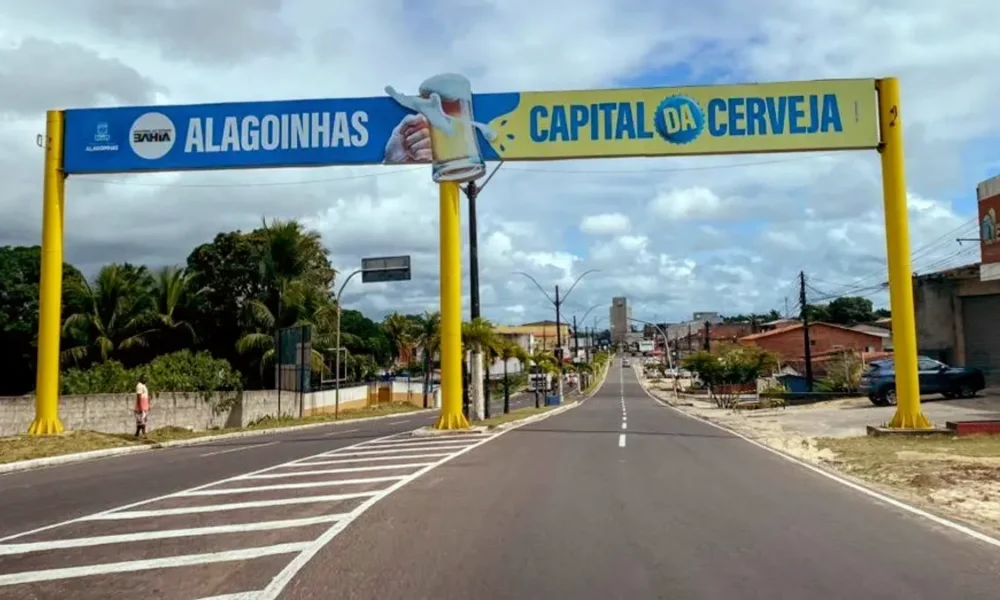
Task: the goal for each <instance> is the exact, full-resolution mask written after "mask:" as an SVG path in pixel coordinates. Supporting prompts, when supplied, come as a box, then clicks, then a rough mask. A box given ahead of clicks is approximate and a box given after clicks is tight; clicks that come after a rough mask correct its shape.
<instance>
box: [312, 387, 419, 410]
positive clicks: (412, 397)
mask: <svg viewBox="0 0 1000 600" xmlns="http://www.w3.org/2000/svg"><path fill="white" fill-rule="evenodd" d="M435 394H436V390H434V389H432V390H431V395H430V397H429V398H428V405H432V406H433V405H434V402H435V399H434V396H435ZM389 402H408V403H410V404H412V405H414V406H418V407H421V408H422V407H423V405H424V383H423V381H422V380H418V379H414V380H412V381H411V382H410V383H409V384H407V382H406V381H405V380H404V381H392V382H385V383H378V384H371V385H357V386H352V387H345V388H340V407H339V410H352V409H358V408H365V407H366V406H374V405H376V404H384V403H389ZM336 410H338V409H337V391H336V390H324V391H322V392H315V393H312V394H306V406H305V414H306V416H309V415H319V414H328V413H333V412H335V411H336Z"/></svg>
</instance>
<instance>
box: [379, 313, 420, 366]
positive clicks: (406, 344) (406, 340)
mask: <svg viewBox="0 0 1000 600" xmlns="http://www.w3.org/2000/svg"><path fill="white" fill-rule="evenodd" d="M382 328H383V329H384V330H385V333H386V334H387V335H388V336H389V339H390V340H392V345H393V346H394V347H395V350H396V359H395V361H394V362H396V363H398V362H400V361H402V360H405V359H409V355H410V350H411V349H412V348H413V342H414V338H415V336H414V328H413V323H412V322H411V321H410V320H409V319H407V318H406V317H405V316H403V315H401V314H399V313H398V312H394V313H392V314H391V315H388V316H386V318H385V319H383V321H382Z"/></svg>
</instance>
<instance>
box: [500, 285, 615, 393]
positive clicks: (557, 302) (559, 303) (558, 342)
mask: <svg viewBox="0 0 1000 600" xmlns="http://www.w3.org/2000/svg"><path fill="white" fill-rule="evenodd" d="M597 272H598V269H590V270H587V271H584V272H583V273H580V275H579V276H577V278H576V279H575V280H574V281H573V285H571V286H569V290H568V291H567V292H566V293H565V294H563V296H562V297H560V296H559V286H558V285H557V286H555V287H556V297H555V298H553V297H552V296H549V293H548V292H546V291H545V288H543V287H542V285H541V284H540V283H538V281H536V280H535V278H534V277H532V276H531V275H528V274H527V273H525V272H524V271H515V273H517V274H518V275H524V276H525V277H527V278H528V279H530V280H531V283H533V284H535V287H537V288H538V291H540V292H542V294H544V295H545V298H546V299H547V300H548V301H549V302H551V303H552V304H553V306H555V308H556V354H557V356H556V359H557V362H558V363H559V365H558V367H559V401H560V402H562V394H563V377H562V375H563V364H562V331H561V328H560V326H559V325H560V319H561V313H560V310H561V308H562V305H563V303H564V302H566V299H567V298H569V295H570V294H571V293H572V292H573V288H575V287H576V284H578V283H580V280H581V279H583V278H584V277H586V276H587V275H590V274H591V273H597Z"/></svg>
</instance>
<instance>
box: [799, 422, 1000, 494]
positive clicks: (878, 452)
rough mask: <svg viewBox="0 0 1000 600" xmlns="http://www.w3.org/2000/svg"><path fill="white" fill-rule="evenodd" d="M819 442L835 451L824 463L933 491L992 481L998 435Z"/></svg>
mask: <svg viewBox="0 0 1000 600" xmlns="http://www.w3.org/2000/svg"><path fill="white" fill-rule="evenodd" d="M816 442H817V446H818V447H819V448H820V449H821V450H822V449H827V450H830V451H832V452H834V453H835V454H836V457H835V458H833V459H829V460H828V462H830V463H832V464H835V465H836V466H838V467H839V468H840V469H841V470H843V471H845V472H847V473H850V474H852V475H856V476H858V477H861V478H863V479H867V480H869V481H873V482H877V483H884V484H889V485H896V486H901V487H908V488H911V489H913V488H915V489H917V490H932V489H937V488H942V487H946V486H951V485H955V484H956V483H959V482H960V481H994V482H995V481H996V480H997V476H998V473H1000V437H998V436H985V435H984V436H963V437H945V436H930V437H906V436H881V437H870V436H866V437H857V438H820V439H818V440H817V441H816Z"/></svg>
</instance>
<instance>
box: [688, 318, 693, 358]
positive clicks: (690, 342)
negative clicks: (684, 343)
mask: <svg viewBox="0 0 1000 600" xmlns="http://www.w3.org/2000/svg"><path fill="white" fill-rule="evenodd" d="M691 335H692V334H691V324H690V323H688V352H690V351H691V344H692V341H691Z"/></svg>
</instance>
